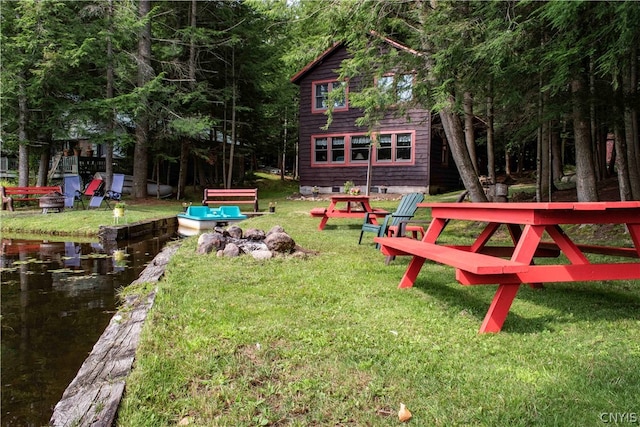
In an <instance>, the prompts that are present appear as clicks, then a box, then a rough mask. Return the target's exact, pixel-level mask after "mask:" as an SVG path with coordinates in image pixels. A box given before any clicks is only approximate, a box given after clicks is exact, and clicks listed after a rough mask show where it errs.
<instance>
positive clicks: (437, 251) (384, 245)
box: [374, 237, 529, 274]
mask: <svg viewBox="0 0 640 427" xmlns="http://www.w3.org/2000/svg"><path fill="white" fill-rule="evenodd" d="M374 240H375V241H376V242H377V243H379V244H380V246H381V251H382V253H383V254H385V255H388V256H395V255H415V256H419V257H421V258H424V259H430V260H432V261H435V262H438V263H440V264H446V265H450V266H452V267H455V268H458V269H460V270H464V271H468V272H470V273H474V274H511V273H523V272H525V271H527V270H529V264H524V263H521V262H516V261H511V260H508V259H503V258H497V257H495V256H492V255H485V254H481V253H476V252H469V251H466V250H463V249H460V248H456V247H450V246H443V245H437V244H435V243H426V242H422V241H420V240H416V239H411V238H408V237H376V238H374Z"/></svg>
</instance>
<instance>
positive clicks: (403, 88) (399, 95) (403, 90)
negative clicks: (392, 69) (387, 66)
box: [376, 74, 414, 103]
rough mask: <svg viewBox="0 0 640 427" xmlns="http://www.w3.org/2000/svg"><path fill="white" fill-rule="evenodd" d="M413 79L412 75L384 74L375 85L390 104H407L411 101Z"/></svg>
mask: <svg viewBox="0 0 640 427" xmlns="http://www.w3.org/2000/svg"><path fill="white" fill-rule="evenodd" d="M413 79H414V76H413V74H385V75H384V76H382V77H379V78H378V79H377V81H376V84H377V86H378V88H379V89H380V90H381V91H382V93H384V94H385V95H387V96H390V97H391V100H392V102H394V103H398V102H408V101H411V100H412V99H413Z"/></svg>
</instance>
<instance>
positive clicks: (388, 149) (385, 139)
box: [376, 134, 393, 162]
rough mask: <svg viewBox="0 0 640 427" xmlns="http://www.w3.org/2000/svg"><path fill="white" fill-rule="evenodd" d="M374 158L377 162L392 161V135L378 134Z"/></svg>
mask: <svg viewBox="0 0 640 427" xmlns="http://www.w3.org/2000/svg"><path fill="white" fill-rule="evenodd" d="M376 160H377V161H378V162H392V161H393V135H392V134H380V135H379V136H378V149H377V150H376Z"/></svg>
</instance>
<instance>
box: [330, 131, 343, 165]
mask: <svg viewBox="0 0 640 427" xmlns="http://www.w3.org/2000/svg"><path fill="white" fill-rule="evenodd" d="M344 140H345V138H344V136H334V137H332V138H331V162H333V163H345V162H346V159H345V157H344V150H345V148H346V147H345V145H344V143H345V141H344Z"/></svg>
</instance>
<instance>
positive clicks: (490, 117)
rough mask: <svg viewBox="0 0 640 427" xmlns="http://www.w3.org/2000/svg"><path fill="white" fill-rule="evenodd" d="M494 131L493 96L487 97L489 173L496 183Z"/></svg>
mask: <svg viewBox="0 0 640 427" xmlns="http://www.w3.org/2000/svg"><path fill="white" fill-rule="evenodd" d="M494 145H495V143H494V132H493V96H491V95H490V96H488V97H487V174H488V175H489V180H490V181H491V182H492V183H494V184H495V183H496V155H495V149H494ZM507 162H508V160H507Z"/></svg>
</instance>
